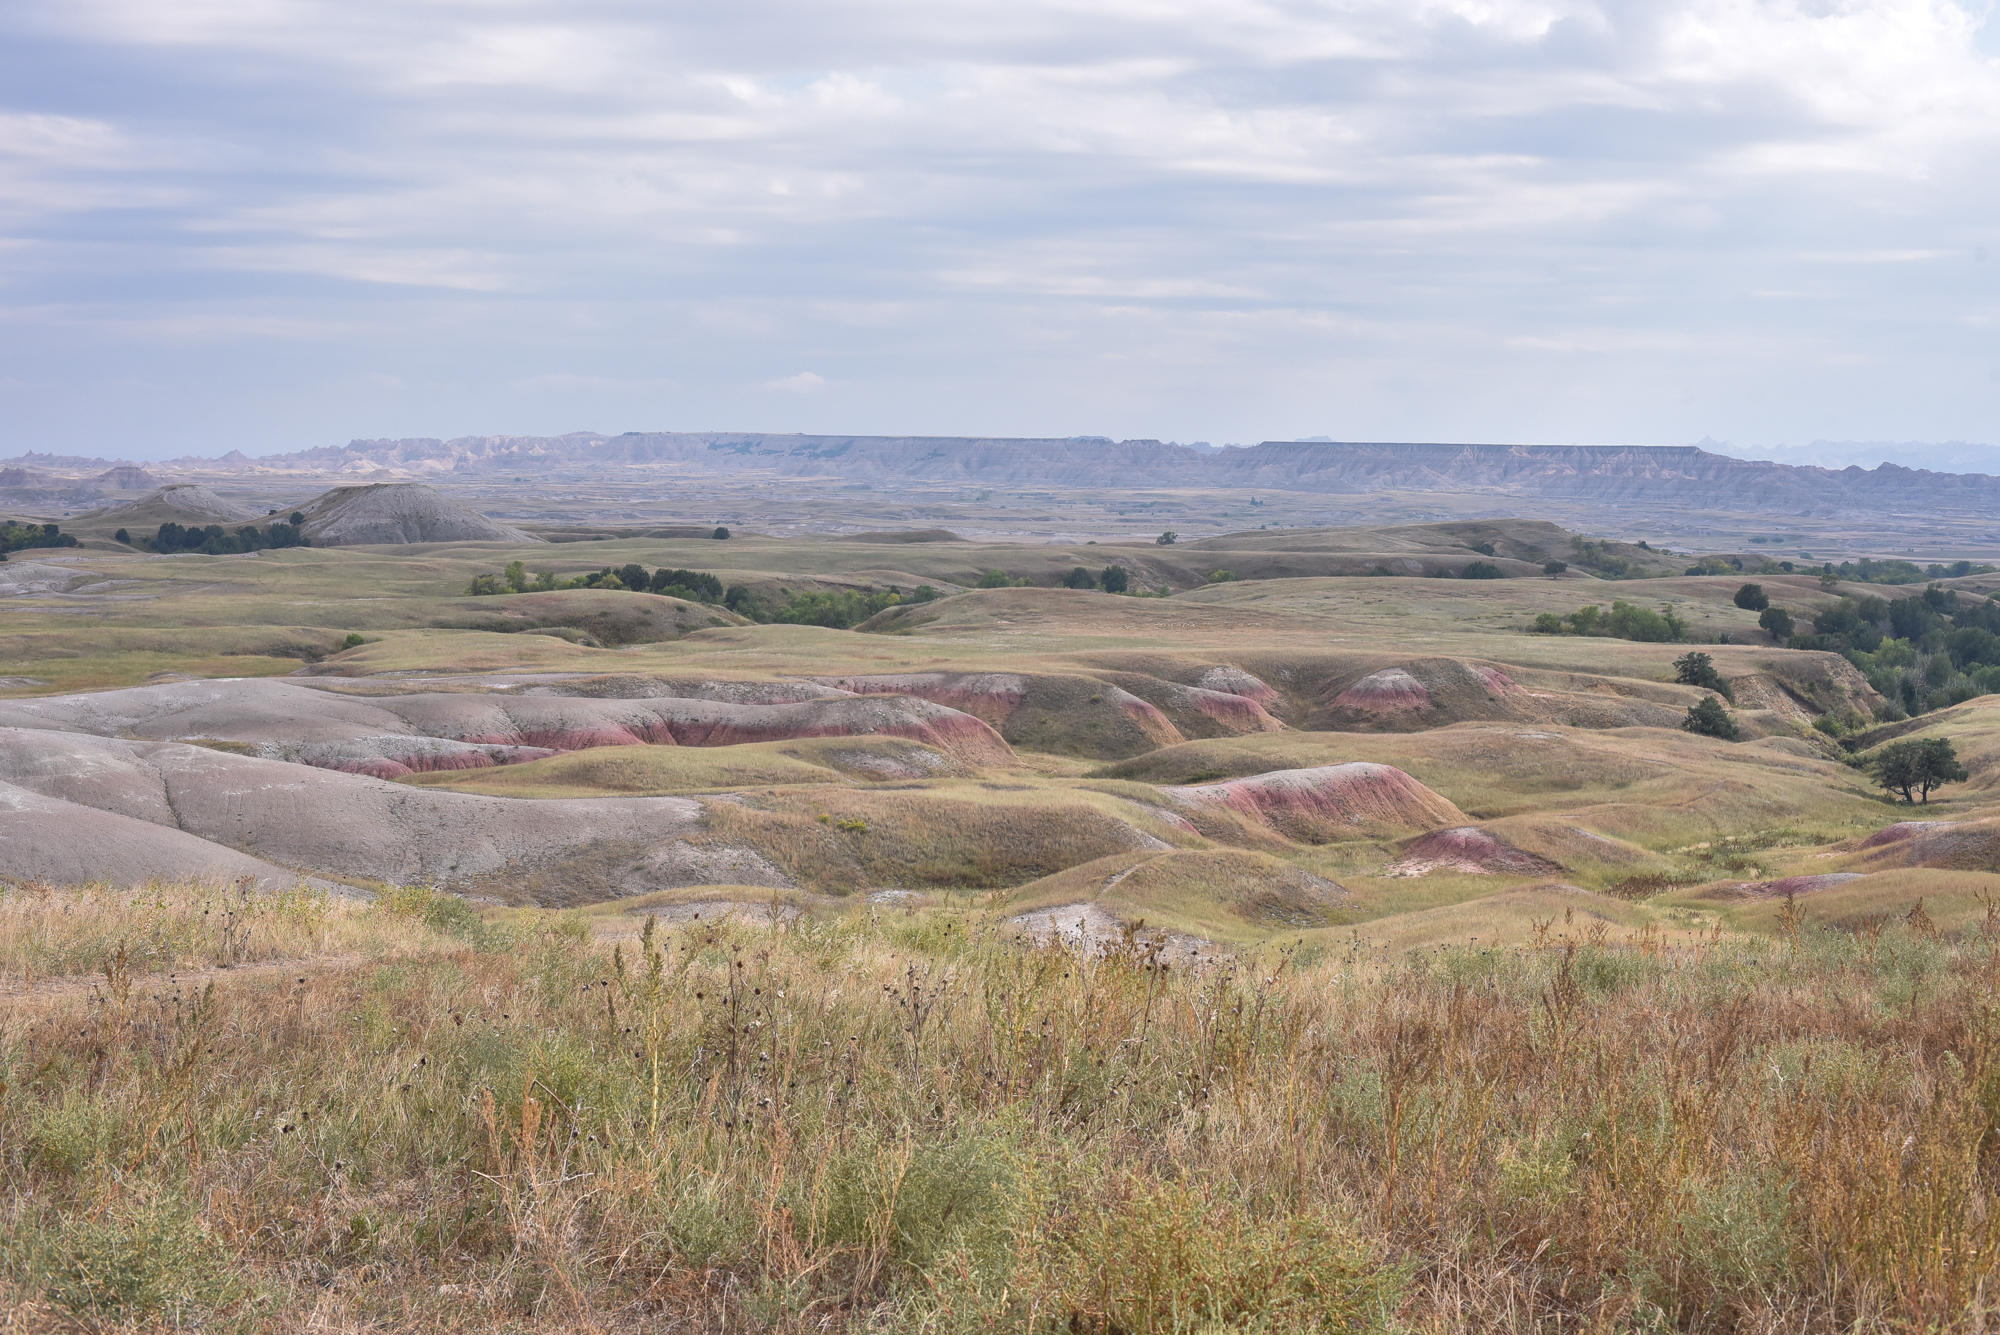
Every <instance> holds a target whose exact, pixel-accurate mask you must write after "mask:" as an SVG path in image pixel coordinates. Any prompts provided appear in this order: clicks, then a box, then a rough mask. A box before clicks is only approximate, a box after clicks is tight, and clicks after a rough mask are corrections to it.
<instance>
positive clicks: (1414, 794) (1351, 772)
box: [1160, 761, 1465, 844]
mask: <svg viewBox="0 0 2000 1335" xmlns="http://www.w3.org/2000/svg"><path fill="white" fill-rule="evenodd" d="M1160 791H1161V792H1162V793H1164V794H1166V795H1167V796H1168V797H1169V798H1170V799H1172V800H1174V801H1176V802H1178V803H1180V804H1181V805H1183V806H1184V807H1197V806H1213V807H1222V808H1225V809H1227V810H1230V811H1233V812H1235V813H1236V814H1238V815H1239V816H1243V817H1245V818H1247V819H1249V820H1252V821H1256V822H1258V823H1260V824H1263V825H1265V826H1268V827H1269V828H1271V829H1273V830H1275V831H1277V832H1278V833H1279V834H1282V835H1284V836H1285V837H1286V838H1288V839H1295V840H1297V841H1299V842H1300V843H1309V844H1322V843H1329V842H1332V841H1334V840H1338V839H1353V838H1358V837H1361V836H1363V835H1369V834H1375V833H1379V832H1382V831H1385V830H1412V829H1416V830H1429V829H1435V828H1436V827H1438V826H1440V825H1450V824H1457V823H1459V822H1462V821H1464V819H1465V813H1464V812H1462V811H1460V810H1459V809H1458V808H1457V807H1455V806H1453V805H1452V804H1451V803H1450V802H1447V801H1446V800H1445V799H1444V798H1442V797H1440V796H1438V795H1437V794H1436V793H1434V792H1432V791H1431V790H1430V789H1429V788H1426V787H1425V786H1424V785H1423V784H1421V783H1418V782H1417V781H1416V780H1415V779H1413V778H1411V777H1410V776H1409V775H1407V774H1405V773H1403V771H1401V770H1399V769H1397V768H1395V767H1394V766H1392V765H1374V764H1368V763H1366V762H1361V761H1356V762H1353V763H1350V764H1346V765H1321V766H1317V767H1315V768H1312V769H1287V770H1274V771H1272V772H1270V773H1268V774H1253V775H1251V776H1249V777H1248V778H1242V779H1230V780H1228V781H1226V782H1224V783H1213V784H1195V785H1191V786H1188V787H1181V788H1163V789H1161V790H1160Z"/></svg>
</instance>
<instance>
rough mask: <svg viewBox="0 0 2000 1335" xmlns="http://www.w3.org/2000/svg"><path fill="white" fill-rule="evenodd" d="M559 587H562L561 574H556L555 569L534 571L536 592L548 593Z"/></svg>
mask: <svg viewBox="0 0 2000 1335" xmlns="http://www.w3.org/2000/svg"><path fill="white" fill-rule="evenodd" d="M561 587H562V576H560V575H558V574H556V572H555V571H553V570H537V571H536V572H535V592H536V593H550V592H553V591H554V590H556V589H560V588H561Z"/></svg>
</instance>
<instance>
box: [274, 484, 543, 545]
mask: <svg viewBox="0 0 2000 1335" xmlns="http://www.w3.org/2000/svg"><path fill="white" fill-rule="evenodd" d="M299 508H300V510H301V512H302V513H303V514H304V515H305V525H304V529H305V536H306V537H307V538H309V539H311V541H312V544H313V545H314V546H315V547H362V546H377V545H388V544H399V543H413V542H540V541H541V539H540V538H537V537H534V536H532V535H530V534H527V533H524V532H522V531H521V530H520V529H518V528H513V527H510V526H509V525H506V524H500V523H495V522H494V521H493V520H491V519H488V518H487V517H486V516H485V515H483V514H480V513H479V512H478V511H477V510H468V509H467V508H466V507H464V506H463V505H460V504H459V503H458V502H456V501H454V500H451V499H449V498H448V497H446V496H445V495H444V494H443V493H442V492H440V491H439V490H438V489H437V488H435V487H432V486H427V485H425V484H424V483H422V482H377V483H372V484H368V485H364V486H358V487H335V488H334V489H333V490H332V491H329V492H327V493H326V494H325V495H324V496H320V497H318V498H316V499H314V500H312V501H308V502H307V503H306V504H305V505H303V506H301V507H299Z"/></svg>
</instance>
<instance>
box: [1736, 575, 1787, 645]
mask: <svg viewBox="0 0 2000 1335" xmlns="http://www.w3.org/2000/svg"><path fill="white" fill-rule="evenodd" d="M1736 605H1737V606H1738V607H1740V608H1742V609H1743V610H1744V611H1746V612H1755V613H1757V614H1758V615H1757V624H1758V625H1760V626H1762V627H1763V628H1764V629H1765V630H1766V631H1767V632H1769V634H1770V636H1771V638H1772V639H1774V640H1776V641H1777V642H1778V643H1779V644H1789V643H1791V639H1792V629H1793V627H1792V614H1791V613H1790V612H1787V611H1786V610H1785V609H1784V608H1782V607H1773V606H1771V595H1769V594H1768V593H1765V592H1764V586H1763V585H1762V584H1745V585H1744V586H1743V587H1742V588H1740V589H1738V590H1737V591H1736Z"/></svg>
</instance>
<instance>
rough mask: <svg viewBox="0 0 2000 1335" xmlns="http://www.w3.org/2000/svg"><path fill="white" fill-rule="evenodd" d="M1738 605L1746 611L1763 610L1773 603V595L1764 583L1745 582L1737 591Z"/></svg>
mask: <svg viewBox="0 0 2000 1335" xmlns="http://www.w3.org/2000/svg"><path fill="white" fill-rule="evenodd" d="M1736 605H1737V606H1738V607H1740V608H1742V609H1743V610H1744V611H1746V612H1761V611H1763V610H1764V609H1765V608H1767V607H1769V606H1770V605H1771V597H1770V595H1769V594H1767V593H1765V592H1764V586H1763V585H1762V584H1745V585H1744V586H1743V587H1742V588H1740V589H1738V590H1737V591H1736Z"/></svg>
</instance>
